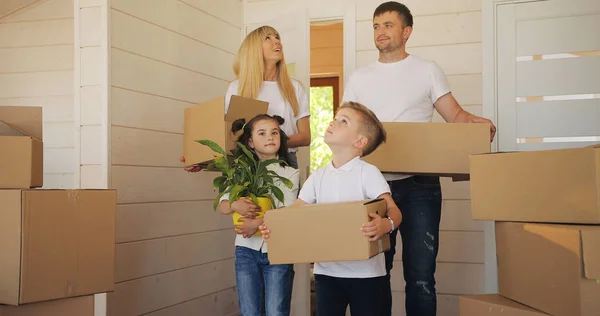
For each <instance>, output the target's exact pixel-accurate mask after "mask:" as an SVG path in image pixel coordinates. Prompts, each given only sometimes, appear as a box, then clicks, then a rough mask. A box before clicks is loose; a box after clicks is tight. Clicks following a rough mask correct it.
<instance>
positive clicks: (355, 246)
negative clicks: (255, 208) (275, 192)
mask: <svg viewBox="0 0 600 316" xmlns="http://www.w3.org/2000/svg"><path fill="white" fill-rule="evenodd" d="M386 211H387V209H386V203H385V200H382V199H376V200H364V201H356V202H344V203H321V204H307V205H303V206H298V207H285V208H281V209H277V210H271V211H267V212H266V213H265V223H266V224H267V226H268V227H269V230H270V231H271V238H270V239H269V242H268V244H267V245H268V253H269V262H270V263H271V264H282V263H311V262H331V261H352V260H366V259H369V258H371V257H373V256H375V255H377V254H378V253H381V252H383V251H385V250H387V249H389V248H390V238H389V235H385V236H384V237H383V238H381V239H380V240H378V241H374V242H369V241H368V239H367V237H365V236H363V235H362V232H361V231H360V227H361V225H362V224H364V223H366V222H368V221H369V220H370V218H369V215H368V214H369V213H371V212H373V213H377V214H379V215H380V216H385V214H386Z"/></svg>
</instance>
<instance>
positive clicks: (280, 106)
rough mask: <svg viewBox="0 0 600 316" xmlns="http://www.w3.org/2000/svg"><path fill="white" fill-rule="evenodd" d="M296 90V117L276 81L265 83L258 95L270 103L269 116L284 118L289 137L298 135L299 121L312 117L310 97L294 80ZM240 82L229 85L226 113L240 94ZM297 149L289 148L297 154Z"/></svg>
mask: <svg viewBox="0 0 600 316" xmlns="http://www.w3.org/2000/svg"><path fill="white" fill-rule="evenodd" d="M292 84H293V85H294V90H295V91H296V98H297V99H298V115H294V110H293V109H292V106H291V105H290V103H289V102H287V101H285V99H284V98H283V96H282V94H281V92H280V91H279V86H278V85H277V82H275V81H263V85H262V87H261V89H260V91H259V93H258V97H257V98H256V99H257V100H261V101H265V102H269V108H268V110H267V114H269V115H279V116H281V117H283V119H284V120H285V122H284V123H283V127H282V129H283V131H284V132H285V133H286V135H287V136H291V135H294V134H296V133H298V125H297V124H296V123H297V122H298V120H299V119H301V118H303V117H307V116H309V115H310V108H309V104H308V96H307V95H306V92H304V89H303V88H302V85H301V84H300V82H298V81H296V80H294V79H292ZM238 87H239V81H238V80H237V79H236V80H234V81H233V82H231V83H230V84H229V87H228V88H227V93H226V94H225V113H227V111H228V110H229V101H230V99H231V96H232V95H237V94H238ZM297 150H298V149H297V148H289V149H288V151H289V152H296V151H297Z"/></svg>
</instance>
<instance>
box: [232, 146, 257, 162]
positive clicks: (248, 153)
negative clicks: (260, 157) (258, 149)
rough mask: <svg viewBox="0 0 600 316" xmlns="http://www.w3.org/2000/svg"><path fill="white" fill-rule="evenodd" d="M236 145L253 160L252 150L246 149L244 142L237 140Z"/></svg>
mask: <svg viewBox="0 0 600 316" xmlns="http://www.w3.org/2000/svg"><path fill="white" fill-rule="evenodd" d="M236 145H237V146H238V147H239V148H241V149H242V151H243V152H244V154H245V155H246V157H248V158H250V159H251V160H252V161H254V155H253V154H252V152H251V151H250V150H248V148H246V146H244V144H242V143H240V142H237V143H236Z"/></svg>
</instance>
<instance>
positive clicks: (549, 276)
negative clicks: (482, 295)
mask: <svg viewBox="0 0 600 316" xmlns="http://www.w3.org/2000/svg"><path fill="white" fill-rule="evenodd" d="M495 226H496V253H497V262H498V286H499V294H500V295H502V296H504V297H507V298H509V299H512V300H514V301H517V302H519V303H521V304H524V305H527V306H530V307H532V308H535V309H538V310H540V311H543V312H545V313H548V314H550V315H555V316H592V315H594V316H597V315H598V311H600V299H598V298H600V283H599V282H598V280H600V247H598V245H600V226H597V225H581V226H577V225H564V224H535V223H518V222H496V224H495Z"/></svg>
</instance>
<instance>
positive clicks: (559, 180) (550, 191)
mask: <svg viewBox="0 0 600 316" xmlns="http://www.w3.org/2000/svg"><path fill="white" fill-rule="evenodd" d="M470 186H471V212H472V217H473V219H476V220H491V221H515V222H541V223H571V224H600V199H599V197H600V145H595V146H589V147H582V148H574V149H557V150H543V151H528V152H504V153H493V154H483V155H472V156H471V184H470Z"/></svg>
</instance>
